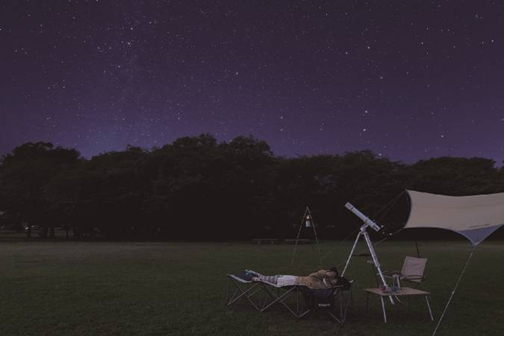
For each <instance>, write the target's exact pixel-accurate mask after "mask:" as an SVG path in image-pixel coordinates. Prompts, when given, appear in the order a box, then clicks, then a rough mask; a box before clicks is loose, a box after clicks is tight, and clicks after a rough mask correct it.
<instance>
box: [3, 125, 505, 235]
mask: <svg viewBox="0 0 505 337" xmlns="http://www.w3.org/2000/svg"><path fill="white" fill-rule="evenodd" d="M406 189H411V190H416V191H421V192H428V193H436V194H445V195H454V196H462V195H475V194H489V193H498V192H503V166H501V167H496V166H495V162H494V160H492V159H486V158H459V157H438V158H430V159H423V160H419V161H417V162H415V163H412V164H406V163H403V162H401V161H392V160H390V159H388V158H385V157H381V156H378V155H376V154H375V153H373V152H372V151H370V150H362V151H354V152H346V153H344V154H334V155H330V154H325V155H312V156H299V157H283V156H276V155H274V153H273V152H272V151H271V149H270V146H269V145H268V144H267V142H265V141H263V140H258V139H255V138H254V137H252V136H239V137H236V138H234V139H232V140H230V141H228V142H218V141H217V140H216V138H214V137H213V136H211V135H209V134H201V135H199V136H191V137H189V136H188V137H181V138H178V139H176V140H175V141H173V142H172V143H170V144H166V145H164V146H162V147H159V148H153V149H151V150H146V149H143V148H140V147H134V146H127V148H126V149H125V150H123V151H109V152H105V153H100V154H99V155H96V156H93V157H91V158H84V157H82V156H81V155H80V153H79V152H78V151H77V150H76V149H73V148H63V147H61V146H54V145H53V144H52V143H48V142H35V143H33V142H28V143H24V144H22V145H20V146H18V147H16V148H14V149H13V150H12V151H11V152H10V153H8V154H5V155H3V156H2V157H1V159H0V226H3V227H6V226H10V227H12V228H15V229H18V230H21V229H22V227H23V226H24V225H27V228H28V230H27V236H30V235H31V226H32V225H33V226H34V225H36V226H39V227H40V228H41V230H40V235H41V236H42V237H48V238H51V237H54V236H55V229H56V228H67V229H68V228H71V229H73V230H74V234H75V237H76V238H83V237H89V236H94V235H95V234H96V233H100V236H102V237H104V238H106V239H110V240H185V241H210V240H212V241H220V240H250V239H253V238H277V239H286V238H288V239H289V238H294V237H296V235H297V232H298V229H299V227H300V221H301V217H302V216H303V214H304V212H305V208H306V207H307V206H308V207H309V208H310V210H311V213H312V215H313V219H314V222H315V224H316V226H317V234H318V237H319V238H320V239H323V240H324V239H342V238H344V237H347V236H348V235H349V234H351V233H352V232H354V231H355V230H356V229H357V228H358V227H359V225H360V221H359V219H357V218H356V217H355V216H354V215H353V214H351V213H350V212H349V211H347V210H346V209H345V208H344V205H345V203H346V202H351V203H352V204H353V205H355V206H356V207H358V208H359V209H360V210H361V211H363V212H364V213H365V214H367V215H369V216H370V217H371V218H373V219H374V220H380V222H381V224H385V225H386V226H387V227H388V229H389V230H390V231H393V230H395V229H399V228H401V227H402V226H403V225H404V223H405V221H406V219H407V217H408V212H409V209H408V197H407V195H406V194H405V193H403V192H404V191H405V190H406ZM392 200H395V202H394V203H391V201H392ZM311 233H312V230H310V231H306V230H304V232H302V236H306V237H309V238H310V236H311V235H312V234H311Z"/></svg>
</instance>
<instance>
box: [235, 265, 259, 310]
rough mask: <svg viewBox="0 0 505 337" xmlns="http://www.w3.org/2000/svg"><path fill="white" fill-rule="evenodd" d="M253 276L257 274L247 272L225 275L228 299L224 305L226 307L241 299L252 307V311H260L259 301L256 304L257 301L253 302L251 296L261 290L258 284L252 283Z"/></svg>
mask: <svg viewBox="0 0 505 337" xmlns="http://www.w3.org/2000/svg"><path fill="white" fill-rule="evenodd" d="M254 274H257V273H255V272H253V271H248V270H246V271H244V272H243V273H241V274H238V275H231V274H227V276H228V297H227V303H226V305H227V306H230V305H232V304H233V303H235V302H237V301H238V300H239V299H241V298H245V299H246V300H247V301H248V302H249V303H250V304H251V305H252V306H253V308H254V309H256V310H257V311H260V310H261V307H262V305H261V301H260V302H259V303H257V301H254V300H253V296H254V295H255V294H256V293H258V292H259V291H260V289H261V287H260V284H259V283H257V282H253V281H252V278H253V276H254ZM232 289H233V290H232Z"/></svg>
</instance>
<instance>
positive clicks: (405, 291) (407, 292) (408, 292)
mask: <svg viewBox="0 0 505 337" xmlns="http://www.w3.org/2000/svg"><path fill="white" fill-rule="evenodd" d="M364 290H365V291H366V309H365V310H366V311H367V312H368V298H369V297H370V294H372V295H377V296H379V297H380V300H381V304H382V313H383V315H384V323H387V317H386V305H385V303H384V297H390V296H392V297H410V296H422V297H424V299H425V300H426V305H427V306H428V312H429V313H430V318H431V320H432V321H433V313H432V312H431V307H430V300H429V297H430V295H431V294H430V293H429V292H427V291H423V290H419V289H413V288H408V287H402V288H401V289H400V290H398V291H395V292H391V291H384V290H382V289H381V288H367V289H364Z"/></svg>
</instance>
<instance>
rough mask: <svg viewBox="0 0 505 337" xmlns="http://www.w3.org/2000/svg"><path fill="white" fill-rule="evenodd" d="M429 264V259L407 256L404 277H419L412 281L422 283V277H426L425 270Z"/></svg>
mask: <svg viewBox="0 0 505 337" xmlns="http://www.w3.org/2000/svg"><path fill="white" fill-rule="evenodd" d="M427 262H428V259H423V258H419V257H412V256H406V257H405V262H404V263H403V268H402V276H407V277H413V276H419V278H413V279H411V280H410V281H411V282H416V283H421V282H422V276H424V269H425V268H426V263H427Z"/></svg>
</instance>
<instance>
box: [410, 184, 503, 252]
mask: <svg viewBox="0 0 505 337" xmlns="http://www.w3.org/2000/svg"><path fill="white" fill-rule="evenodd" d="M407 192H408V194H409V196H410V201H411V205H410V216H409V219H408V221H407V224H406V225H405V227H404V228H442V229H448V230H452V231H454V232H457V233H459V234H461V235H463V236H465V237H466V238H467V239H468V240H470V241H471V242H472V244H473V245H474V246H476V245H478V244H479V243H480V242H482V241H483V240H484V239H485V238H487V237H488V236H489V235H491V233H493V232H494V231H495V230H497V229H498V228H500V227H501V226H503V209H504V208H503V193H495V194H483V195H472V196H464V197H451V196H447V195H439V194H431V193H424V192H416V191H407Z"/></svg>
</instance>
